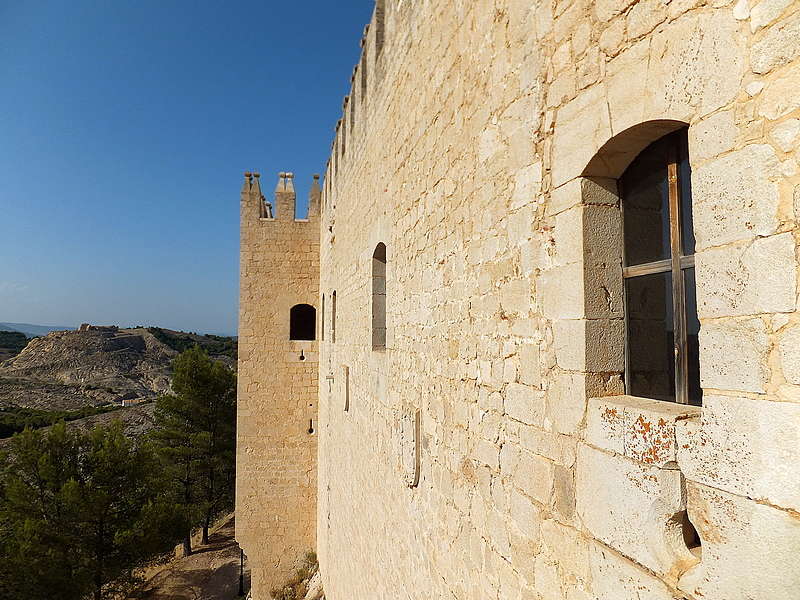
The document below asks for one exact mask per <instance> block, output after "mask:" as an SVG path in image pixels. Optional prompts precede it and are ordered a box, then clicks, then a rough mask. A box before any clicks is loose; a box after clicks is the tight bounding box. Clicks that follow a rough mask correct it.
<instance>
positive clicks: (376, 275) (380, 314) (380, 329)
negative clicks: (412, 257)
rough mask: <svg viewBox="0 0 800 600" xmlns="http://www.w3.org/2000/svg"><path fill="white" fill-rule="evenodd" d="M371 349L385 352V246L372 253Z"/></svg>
mask: <svg viewBox="0 0 800 600" xmlns="http://www.w3.org/2000/svg"><path fill="white" fill-rule="evenodd" d="M372 349H373V350H386V244H384V243H383V242H381V243H380V244H378V245H377V246H376V247H375V252H373V253H372Z"/></svg>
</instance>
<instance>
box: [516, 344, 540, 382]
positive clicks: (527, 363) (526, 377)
mask: <svg viewBox="0 0 800 600" xmlns="http://www.w3.org/2000/svg"><path fill="white" fill-rule="evenodd" d="M539 354H540V353H539V344H537V343H533V344H525V345H523V346H521V347H520V350H519V382H520V383H524V384H526V385H529V386H533V387H536V388H539V387H541V385H542V368H541V361H540V356H539Z"/></svg>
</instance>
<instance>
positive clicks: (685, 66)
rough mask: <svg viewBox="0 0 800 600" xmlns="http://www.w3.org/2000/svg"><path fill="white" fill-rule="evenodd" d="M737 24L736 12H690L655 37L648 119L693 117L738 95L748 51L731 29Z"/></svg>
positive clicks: (651, 62) (648, 91)
mask: <svg viewBox="0 0 800 600" xmlns="http://www.w3.org/2000/svg"><path fill="white" fill-rule="evenodd" d="M695 15H696V16H695ZM737 27H738V25H737V24H736V20H735V19H734V18H733V15H732V14H731V11H714V12H711V13H703V14H697V13H694V14H693V13H689V14H688V15H685V16H683V18H680V19H678V20H676V21H674V22H673V23H672V24H671V25H670V27H668V28H666V29H665V30H664V31H660V32H657V33H656V34H655V35H654V36H653V38H652V46H651V54H650V62H649V67H650V68H649V72H648V80H647V81H648V85H647V99H646V102H645V106H646V107H647V109H648V113H647V116H648V118H665V117H668V118H672V119H677V120H682V121H686V122H688V121H690V120H691V117H692V115H694V114H701V115H705V114H709V113H712V112H714V111H716V110H718V109H720V108H722V107H723V106H726V105H727V104H728V103H729V102H731V101H732V100H734V99H735V98H736V95H737V94H738V93H739V80H740V78H741V72H742V63H743V58H742V55H743V52H744V48H743V47H742V46H743V40H742V38H741V37H740V36H734V35H731V33H730V32H731V31H736V29H737ZM699 57H702V59H700V58H699ZM654 59H655V60H654ZM649 115H652V116H649Z"/></svg>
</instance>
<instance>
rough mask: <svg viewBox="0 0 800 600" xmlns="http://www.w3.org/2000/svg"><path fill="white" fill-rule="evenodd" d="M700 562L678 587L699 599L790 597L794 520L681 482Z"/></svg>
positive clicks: (794, 574) (794, 579)
mask: <svg viewBox="0 0 800 600" xmlns="http://www.w3.org/2000/svg"><path fill="white" fill-rule="evenodd" d="M687 492H688V499H687V504H688V510H689V518H690V519H691V521H692V522H693V523H694V524H695V525H696V527H697V530H698V533H699V534H700V538H701V539H702V553H703V560H702V561H701V562H700V563H699V564H698V565H697V566H696V567H694V568H693V569H691V570H689V571H688V572H687V573H685V574H684V575H683V577H681V579H680V580H679V583H678V587H679V588H680V589H681V590H683V591H685V592H687V593H689V594H692V595H693V596H694V597H699V598H725V600H794V599H795V598H797V591H798V590H799V589H800V566H798V564H797V560H796V558H797V556H798V555H799V554H800V520H798V519H797V517H796V516H795V515H793V514H791V513H789V512H786V511H782V510H778V509H776V508H774V507H772V506H765V505H763V504H759V503H757V502H755V501H753V500H751V499H749V498H743V497H741V496H736V495H733V494H729V493H727V492H724V491H720V490H715V489H712V488H709V487H706V486H703V485H698V484H696V483H691V482H688V483H687Z"/></svg>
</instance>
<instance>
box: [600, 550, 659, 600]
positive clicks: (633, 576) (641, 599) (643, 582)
mask: <svg viewBox="0 0 800 600" xmlns="http://www.w3.org/2000/svg"><path fill="white" fill-rule="evenodd" d="M589 552H590V554H589V560H590V565H591V575H592V592H593V593H592V598H593V600H620V599H621V598H626V599H627V598H636V599H637V600H673V599H674V596H673V595H672V594H671V593H670V592H669V589H668V588H667V586H666V585H665V584H664V582H662V581H661V580H659V579H656V578H655V577H653V576H652V575H651V574H650V573H648V572H647V571H645V570H644V569H642V568H641V567H640V566H638V565H636V564H634V563H633V562H631V561H630V560H627V559H626V558H624V557H622V556H620V555H619V554H617V553H616V552H614V551H613V550H610V549H608V548H606V547H604V546H602V545H601V544H598V543H597V542H594V543H592V544H591V545H590V547H589Z"/></svg>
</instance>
